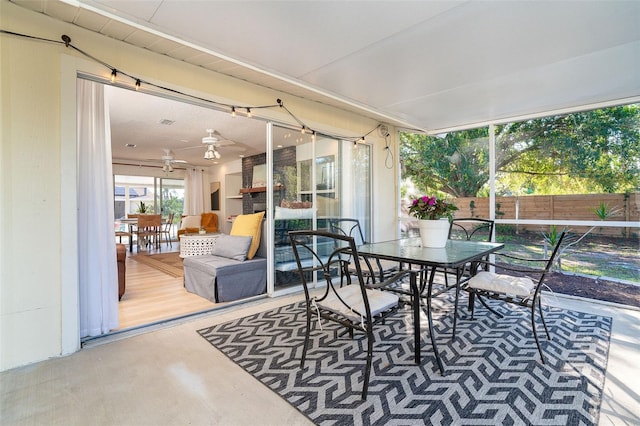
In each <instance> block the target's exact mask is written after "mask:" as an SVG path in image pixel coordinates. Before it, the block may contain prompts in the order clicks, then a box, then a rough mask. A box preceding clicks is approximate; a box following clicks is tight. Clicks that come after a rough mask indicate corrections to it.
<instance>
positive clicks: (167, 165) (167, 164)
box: [162, 160, 173, 172]
mask: <svg viewBox="0 0 640 426" xmlns="http://www.w3.org/2000/svg"><path fill="white" fill-rule="evenodd" d="M162 171H163V172H172V171H173V166H172V165H171V161H169V160H166V161H165V162H164V166H162Z"/></svg>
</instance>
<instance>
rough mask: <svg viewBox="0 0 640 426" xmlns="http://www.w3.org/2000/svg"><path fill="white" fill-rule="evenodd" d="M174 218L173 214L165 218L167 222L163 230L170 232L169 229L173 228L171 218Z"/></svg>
mask: <svg viewBox="0 0 640 426" xmlns="http://www.w3.org/2000/svg"><path fill="white" fill-rule="evenodd" d="M174 217H175V213H169V216H167V221H166V222H165V223H164V230H165V231H167V232H168V231H170V230H171V227H172V226H173V218H174Z"/></svg>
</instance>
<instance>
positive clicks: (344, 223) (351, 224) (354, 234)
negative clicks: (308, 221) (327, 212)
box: [329, 218, 367, 245]
mask: <svg viewBox="0 0 640 426" xmlns="http://www.w3.org/2000/svg"><path fill="white" fill-rule="evenodd" d="M329 230H330V231H331V232H332V233H334V234H340V235H344V236H346V237H351V238H353V239H354V240H355V243H356V245H361V244H366V243H367V241H366V240H365V239H364V234H363V233H362V228H361V227H360V221H359V220H358V219H342V218H340V219H329Z"/></svg>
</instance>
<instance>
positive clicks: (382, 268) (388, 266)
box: [329, 218, 402, 282]
mask: <svg viewBox="0 0 640 426" xmlns="http://www.w3.org/2000/svg"><path fill="white" fill-rule="evenodd" d="M329 230H330V231H331V232H333V233H335V234H340V235H344V236H347V237H352V238H353V239H354V240H355V243H356V246H359V245H361V244H367V243H368V242H367V241H366V240H365V239H364V233H363V232H362V228H361V227H360V221H359V220H358V219H346V218H334V219H329ZM359 262H360V268H361V269H362V273H363V274H364V276H365V278H367V282H369V280H371V281H372V282H376V280H377V281H380V282H382V281H384V280H385V278H387V277H390V276H391V275H393V274H394V273H395V272H397V271H399V270H400V269H402V268H401V267H400V265H399V264H398V262H392V261H390V260H384V259H378V258H372V257H366V256H360V257H359ZM349 271H350V272H355V263H351V264H350V265H349Z"/></svg>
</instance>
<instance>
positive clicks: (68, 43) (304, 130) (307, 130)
mask: <svg viewBox="0 0 640 426" xmlns="http://www.w3.org/2000/svg"><path fill="white" fill-rule="evenodd" d="M0 34H9V35H11V36H15V37H23V38H28V39H32V40H37V41H43V42H47V43H59V44H64V46H65V47H68V48H70V49H73V50H75V51H76V52H78V53H80V54H81V55H83V56H85V57H87V58H89V59H91V60H93V61H95V62H97V63H99V64H101V65H103V66H104V67H106V68H108V69H110V70H111V82H112V83H115V81H116V79H117V77H118V74H120V75H124V76H126V77H128V78H130V79H132V80H134V81H135V90H136V91H139V90H140V86H141V85H142V80H141V79H140V78H138V77H134V76H132V75H130V74H127V73H126V72H123V71H122V70H117V69H116V68H115V67H113V66H111V65H110V64H108V63H106V62H104V61H102V60H100V59H98V58H96V57H94V56H92V55H91V54H89V53H87V52H85V51H83V50H82V49H79V48H78V47H76V46H74V45H73V43H71V37H69V36H68V35H66V34H63V35H62V36H61V39H62V42H61V41H59V40H51V39H45V38H41V37H36V36H30V35H27V34H20V33H15V32H12V31H6V30H3V29H0ZM144 83H145V84H146V85H148V86H152V87H155V88H157V89H161V90H164V91H166V92H170V93H174V94H177V95H180V96H186V97H189V98H192V99H195V100H199V101H202V102H206V103H209V104H213V105H216V106H219V107H224V108H229V109H230V110H231V116H232V117H235V116H236V108H245V109H246V111H247V117H249V118H250V117H252V115H253V114H252V112H251V109H252V108H253V109H256V108H258V109H266V108H274V107H280V108H283V109H284V110H285V111H286V112H287V114H289V116H291V118H293V119H294V120H295V121H296V122H297V123H298V125H300V126H301V128H302V129H301V133H302V134H303V135H304V134H306V133H311V134H312V137H314V138H315V135H316V132H317V131H316V130H314V129H311V128H309V127H307V126H306V125H305V124H304V123H303V122H302V121H301V120H300V119H299V118H298V117H296V116H295V115H294V114H293V113H292V112H291V111H290V110H289V109H288V108H287V107H286V106H285V105H284V103H283V102H282V100H281V99H276V104H275V105H259V106H255V105H254V106H250V107H248V106H238V105H230V104H225V103H221V102H216V101H212V100H210V99H206V98H201V97H198V96H194V95H191V94H188V93H184V92H181V91H179V90H176V89H171V88H169V87H164V86H161V85H158V84H154V83H150V82H147V81H145V82H144ZM380 126H381V124H378V125H376V126H375V127H374V128H373V129H371V130H370V131H369V132H367V133H366V134H365V135H364V136H362V137H361V138H358V139H355V140H356V141H357V140H362V141H363V142H364V138H365V136H368V135H369V134H371V133H372V132H373V131H375V130H376V129H378V128H379V127H380ZM408 130H411V129H408ZM416 131H417V130H416ZM317 133H321V134H323V135H325V136H328V137H330V138H333V139H342V140H354V138H353V136H343V135H337V134H330V133H326V132H317ZM385 139H386V138H385ZM214 152H215V153H217V154H218V155H220V153H218V151H214ZM214 157H215V154H214ZM218 158H219V157H218Z"/></svg>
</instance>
